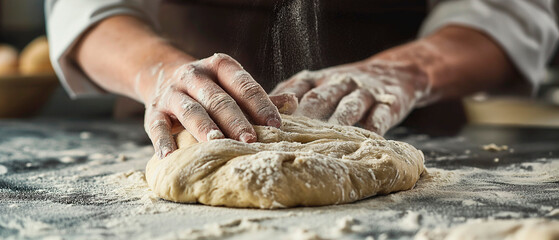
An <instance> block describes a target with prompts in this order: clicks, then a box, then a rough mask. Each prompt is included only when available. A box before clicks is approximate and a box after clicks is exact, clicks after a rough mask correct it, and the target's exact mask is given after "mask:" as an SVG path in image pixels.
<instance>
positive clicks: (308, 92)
mask: <svg viewBox="0 0 559 240" xmlns="http://www.w3.org/2000/svg"><path fill="white" fill-rule="evenodd" d="M429 89H430V87H429V78H428V75H427V74H426V73H425V72H424V71H422V70H421V69H420V68H419V67H418V66H417V65H415V64H413V63H408V62H403V61H386V60H370V61H364V62H359V63H354V64H348V65H343V66H338V67H333V68H328V69H324V70H320V71H312V72H311V71H303V72H300V73H298V74H296V75H295V76H293V77H292V78H291V79H289V80H287V81H285V82H283V83H281V84H279V85H278V86H277V88H276V89H275V90H274V91H273V92H272V94H280V93H292V94H294V95H295V96H296V97H298V98H299V99H300V102H299V107H298V108H297V110H296V111H295V113H294V115H302V116H307V117H311V118H316V119H322V120H327V121H328V122H330V123H335V124H340V125H354V124H356V123H360V124H361V125H362V126H363V127H365V128H367V129H369V130H372V131H375V132H377V133H379V134H384V133H385V132H386V131H387V130H388V129H389V128H390V127H392V126H394V125H396V124H397V123H399V122H400V121H401V120H402V119H403V118H404V117H405V116H406V115H407V114H408V113H409V112H410V111H411V110H412V109H413V108H414V107H415V106H416V105H418V104H420V102H422V101H425V100H426V96H428V93H429Z"/></svg>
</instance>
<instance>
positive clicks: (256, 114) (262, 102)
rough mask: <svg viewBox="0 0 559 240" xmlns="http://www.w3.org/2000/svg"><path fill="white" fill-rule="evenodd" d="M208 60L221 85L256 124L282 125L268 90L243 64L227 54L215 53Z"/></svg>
mask: <svg viewBox="0 0 559 240" xmlns="http://www.w3.org/2000/svg"><path fill="white" fill-rule="evenodd" d="M206 61H210V62H211V63H212V64H211V66H212V67H213V68H214V72H215V73H216V79H217V81H218V82H219V85H220V86H221V87H222V88H223V89H224V90H225V91H226V92H227V93H229V95H231V97H233V99H235V100H236V102H237V103H238V104H239V106H240V107H241V108H242V109H243V110H244V111H245V112H246V113H247V114H248V115H249V116H250V117H251V119H252V120H253V121H254V122H255V123H256V124H259V125H266V126H273V127H280V126H281V117H280V114H279V111H278V109H277V108H276V106H274V104H273V103H272V101H271V100H270V98H269V97H268V94H266V91H264V89H263V88H262V87H261V86H260V84H258V82H256V81H255V80H254V79H253V78H252V76H251V75H250V74H249V73H248V72H247V71H245V70H244V69H243V67H242V66H241V64H239V63H238V62H237V61H235V60H234V59H233V58H232V57H230V56H228V55H226V54H214V55H213V56H212V57H210V59H209V60H206Z"/></svg>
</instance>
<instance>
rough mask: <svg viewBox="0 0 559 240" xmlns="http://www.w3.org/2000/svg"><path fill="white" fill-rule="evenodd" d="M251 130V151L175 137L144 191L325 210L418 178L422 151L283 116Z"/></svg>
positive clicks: (230, 203)
mask: <svg viewBox="0 0 559 240" xmlns="http://www.w3.org/2000/svg"><path fill="white" fill-rule="evenodd" d="M254 129H255V131H256V133H257V135H258V142H255V143H243V142H239V141H235V140H231V139H219V140H213V141H209V142H203V143H198V142H197V141H196V140H195V139H194V137H192V135H190V133H188V132H187V131H183V132H181V133H180V134H179V135H178V136H177V138H176V140H177V144H178V150H177V151H175V152H173V153H172V154H170V155H169V156H167V157H165V158H163V159H159V157H158V156H157V155H154V156H153V158H152V159H151V160H150V161H149V163H148V164H147V167H146V177H147V182H148V183H149V186H150V188H151V189H152V190H153V191H154V192H155V194H156V195H157V196H158V197H161V198H163V199H166V200H170V201H174V202H185V203H195V202H200V203H203V204H207V205H214V206H227V207H253V208H287V207H295V206H323V205H333V204H342V203H350V202H355V201H357V200H361V199H364V198H368V197H371V196H374V195H377V194H388V193H392V192H396V191H402V190H409V189H411V188H413V186H414V185H415V183H416V182H417V180H418V179H419V177H420V176H421V173H423V170H424V165H423V162H424V157H423V153H422V152H421V151H419V150H417V149H415V148H414V147H413V146H411V145H409V144H407V143H404V142H398V141H390V140H385V139H384V138H382V137H381V136H379V135H378V134H375V133H373V132H370V131H367V130H364V129H361V128H357V127H350V126H338V125H331V124H327V123H323V122H321V121H318V120H313V119H309V118H306V117H293V116H287V115H284V116H283V123H282V126H281V128H279V129H278V128H274V127H266V126H254Z"/></svg>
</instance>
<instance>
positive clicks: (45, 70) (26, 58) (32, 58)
mask: <svg viewBox="0 0 559 240" xmlns="http://www.w3.org/2000/svg"><path fill="white" fill-rule="evenodd" d="M19 72H20V73H21V74H23V75H37V74H54V70H53V69H52V65H51V64H50V59H49V45H48V42H47V38H46V37H45V36H41V37H38V38H36V39H35V40H33V41H32V42H31V43H29V44H28V45H27V46H26V47H25V48H24V49H23V51H21V56H20V59H19Z"/></svg>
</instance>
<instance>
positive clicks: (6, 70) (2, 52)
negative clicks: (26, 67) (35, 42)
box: [0, 44, 18, 76]
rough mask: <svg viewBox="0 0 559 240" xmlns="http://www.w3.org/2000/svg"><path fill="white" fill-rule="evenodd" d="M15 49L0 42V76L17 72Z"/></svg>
mask: <svg viewBox="0 0 559 240" xmlns="http://www.w3.org/2000/svg"><path fill="white" fill-rule="evenodd" d="M17 72H18V70H17V50H16V49H15V48H14V47H12V46H10V45H6V44H0V76H9V75H15V74H17Z"/></svg>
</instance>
